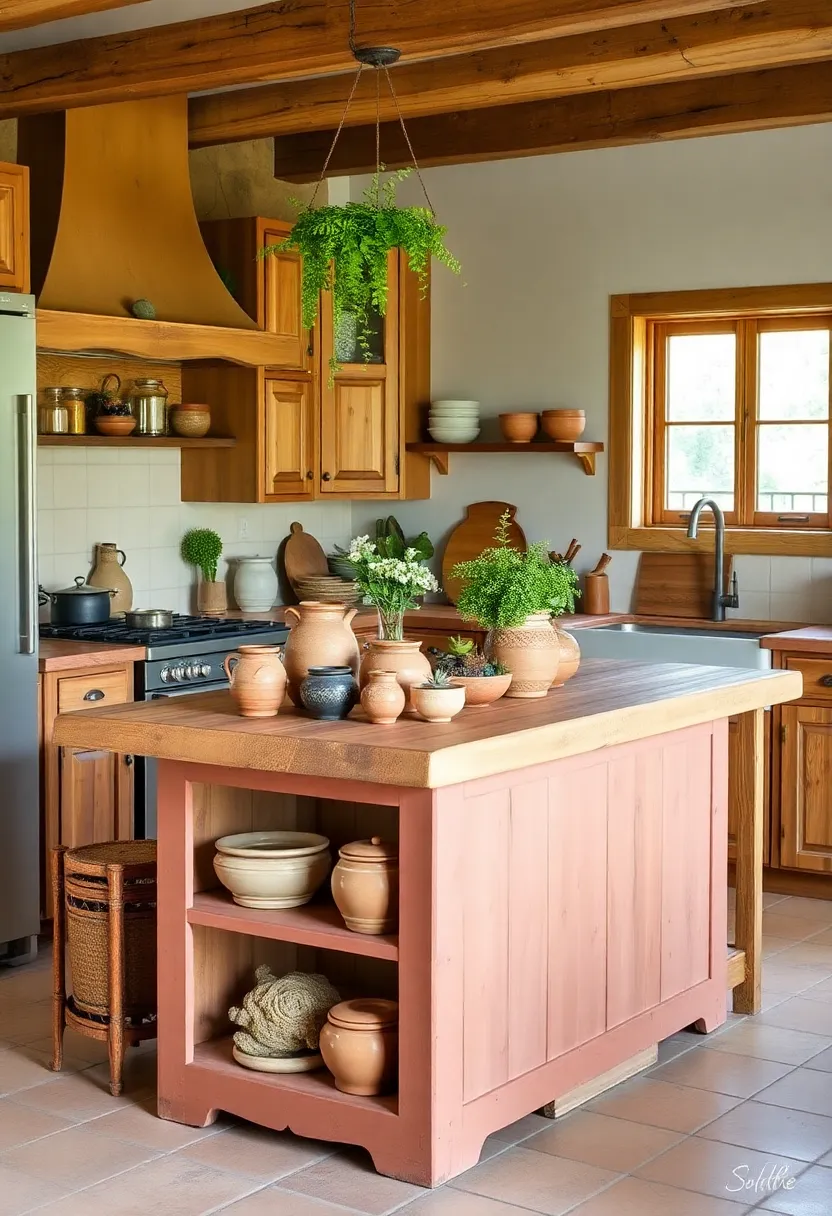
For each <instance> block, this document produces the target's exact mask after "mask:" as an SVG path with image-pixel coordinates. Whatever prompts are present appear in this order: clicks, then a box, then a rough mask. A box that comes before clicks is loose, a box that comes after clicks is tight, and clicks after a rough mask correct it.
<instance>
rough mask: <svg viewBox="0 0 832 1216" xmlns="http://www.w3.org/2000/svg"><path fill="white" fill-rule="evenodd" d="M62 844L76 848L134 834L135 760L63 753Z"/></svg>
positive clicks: (108, 754) (63, 750)
mask: <svg viewBox="0 0 832 1216" xmlns="http://www.w3.org/2000/svg"><path fill="white" fill-rule="evenodd" d="M60 769H61V778H60V840H59V843H60V844H65V845H66V846H67V848H70V849H74V848H77V847H78V846H79V845H82V844H97V843H99V842H100V841H104V840H130V839H131V837H132V835H133V757H132V756H119V755H115V754H114V753H113V752H98V751H78V750H76V749H74V748H71V747H64V748H61V751H60Z"/></svg>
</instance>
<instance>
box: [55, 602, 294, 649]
mask: <svg viewBox="0 0 832 1216" xmlns="http://www.w3.org/2000/svg"><path fill="white" fill-rule="evenodd" d="M274 633H277V634H279V635H280V636H279V637H278V641H281V640H282V639H283V638H285V636H286V629H285V627H284V626H283V625H277V624H275V622H274V621H252V620H245V621H243V620H232V619H230V618H229V617H210V616H181V615H179V614H178V613H175V614H174V617H173V624H172V625H170V626H168V628H167V629H131V628H129V626H128V625H126V624H125V622H124V621H123V620H119V619H118V618H117V617H116V618H115V619H113V620H110V621H102V622H100V623H99V624H97V625H41V627H40V636H41V637H42V638H64V639H65V640H68V641H73V642H109V643H115V644H118V645H122V646H144V647H146V649H147V658H148V660H152V659H159V658H171V657H172V658H183V659H184V658H188V657H190V656H192V655H200V654H207V653H209V652H210V651H213V650H217V649H220V648H222V647H224V648H225V649H226V650H228V651H232V650H235V649H236V647H237V646H239V645H240V644H241V643H244V642H245V641H246V640H247V638H248V636H249V635H250V634H274Z"/></svg>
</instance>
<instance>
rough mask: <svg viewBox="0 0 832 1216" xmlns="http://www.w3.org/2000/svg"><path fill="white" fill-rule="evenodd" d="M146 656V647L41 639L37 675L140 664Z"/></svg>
mask: <svg viewBox="0 0 832 1216" xmlns="http://www.w3.org/2000/svg"><path fill="white" fill-rule="evenodd" d="M144 656H145V648H144V646H118V645H114V644H112V643H110V644H109V645H108V644H107V643H106V642H68V641H64V640H63V639H61V638H41V640H40V644H39V646H38V671H40V672H46V671H72V670H82V669H83V668H86V667H110V666H112V664H114V663H139V662H141V660H142V659H143V658H144Z"/></svg>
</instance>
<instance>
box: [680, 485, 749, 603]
mask: <svg viewBox="0 0 832 1216" xmlns="http://www.w3.org/2000/svg"><path fill="white" fill-rule="evenodd" d="M705 507H710V508H711V510H712V511H713V513H714V532H715V534H716V535H715V537H714V599H713V612H712V619H713V620H715V621H724V620H725V609H726V608H739V606H740V597H739V592H738V589H737V575H736V572H735V573H734V577H733V580H732V582H731V591H730V593H727V594H726V591H725V584H724V581H723V580H724V577H725V576H724V565H725V562H724V554H725V516H724V515H723V514H722V507H720V506H719V504H718V503H715V502H714V500H713V499H712V498H700V499H699V502H697V503H695V504H694V507H693V510H692V511H691V513H690V520H689V522H688V540H695V539H696V534H697V531H698V529H699V516H700V515H701V514H702V511H703V510H704V508H705Z"/></svg>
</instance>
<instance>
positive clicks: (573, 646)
mask: <svg viewBox="0 0 832 1216" xmlns="http://www.w3.org/2000/svg"><path fill="white" fill-rule="evenodd" d="M552 628H553V629H554V631H555V633H556V634H557V635H558V644H559V645H560V664H559V666H558V674H557V676H556V678H555V688H560V687H561V686H562V685H563V684H565V683H566V681H567V680H571V679H572V677H573V676H574V674H575V672H576V671H577V670H578V668H579V667H580V665H581V648H580V646H579V645H578V639H577V638H576V637H574V636H573V635H572V634H571V633H568V632H567V631H566V630H565V629H561V628H560V627H559V626H558V625H557V624H556V622H555V621H552Z"/></svg>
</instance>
